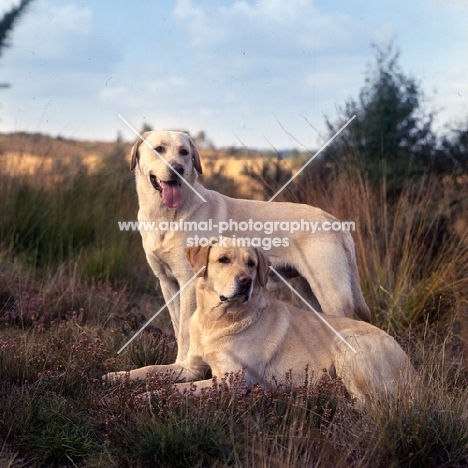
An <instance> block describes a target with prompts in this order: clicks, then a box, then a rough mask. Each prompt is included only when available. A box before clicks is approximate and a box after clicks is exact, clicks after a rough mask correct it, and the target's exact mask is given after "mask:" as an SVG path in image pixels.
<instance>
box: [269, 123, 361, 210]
mask: <svg viewBox="0 0 468 468" xmlns="http://www.w3.org/2000/svg"><path fill="white" fill-rule="evenodd" d="M355 118H356V115H353V116H352V117H351V118H350V119H349V120H348V121H347V122H346V123H345V124H344V125H343V126H342V127H341V128H340V129H339V130H338V131H337V132H336V133H335V134H334V135H333V136H332V137H331V138H330V139H329V140H328V141H327V142H326V143H325V144H324V145H323V146H322V147H321V148H320V149H319V150H318V151H317V152H316V153H315V154H314V155H313V156H312V157H311V158H310V159H309V160H308V161H307V162H306V163H305V164H304V165H303V166H302V167H301V168H300V169H299V170H298V171H297V172H296V173H295V174H294V175H293V176H292V177H291V178H290V179H289V180H288V181H287V182H286V183H285V184H284V185H283V186H282V187H281V188H280V189H279V190H278V191H277V192H276V193H275V194H274V195H273V196H272V197H271V198H270V199H269V200H268V201H269V202H271V201H273V200H274V199H275V198H276V197H277V196H278V195H279V194H280V193H281V192H282V191H283V190H284V189H285V188H286V187H287V186H288V185H289V184H290V183H291V182H292V181H293V180H294V179H295V178H296V177H297V176H298V175H299V174H300V173H301V172H302V171H303V170H304V169H305V168H306V167H307V166H308V165H309V164H310V163H311V162H312V161H313V160H314V159H315V158H316V157H317V156H318V155H319V154H320V153H321V152H322V151H323V150H324V149H325V148H326V147H327V146H328V145H329V144H330V143H331V142H332V141H333V140H334V139H335V138H336V137H337V136H338V135H339V134H340V133H341V132H342V131H343V130H344V129H345V128H346V127H347V126H348V125H349V124H350V123H351V122H352V121H353V120H354V119H355Z"/></svg>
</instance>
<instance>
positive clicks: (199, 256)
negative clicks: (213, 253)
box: [185, 245, 210, 278]
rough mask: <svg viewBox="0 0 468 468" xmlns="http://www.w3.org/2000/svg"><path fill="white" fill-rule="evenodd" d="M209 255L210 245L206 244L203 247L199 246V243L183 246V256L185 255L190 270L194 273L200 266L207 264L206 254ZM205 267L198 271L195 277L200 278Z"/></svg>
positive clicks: (203, 273)
mask: <svg viewBox="0 0 468 468" xmlns="http://www.w3.org/2000/svg"><path fill="white" fill-rule="evenodd" d="M209 255H210V246H209V245H207V246H205V247H201V246H199V245H194V246H193V247H186V248H185V256H186V257H187V260H188V262H189V263H190V266H191V267H192V270H193V271H194V272H195V273H196V272H197V271H198V270H200V268H201V267H203V266H204V267H207V266H208V256H209ZM205 272H206V268H205V269H204V270H202V271H200V273H198V275H197V277H199V278H202V277H203V276H204V275H205Z"/></svg>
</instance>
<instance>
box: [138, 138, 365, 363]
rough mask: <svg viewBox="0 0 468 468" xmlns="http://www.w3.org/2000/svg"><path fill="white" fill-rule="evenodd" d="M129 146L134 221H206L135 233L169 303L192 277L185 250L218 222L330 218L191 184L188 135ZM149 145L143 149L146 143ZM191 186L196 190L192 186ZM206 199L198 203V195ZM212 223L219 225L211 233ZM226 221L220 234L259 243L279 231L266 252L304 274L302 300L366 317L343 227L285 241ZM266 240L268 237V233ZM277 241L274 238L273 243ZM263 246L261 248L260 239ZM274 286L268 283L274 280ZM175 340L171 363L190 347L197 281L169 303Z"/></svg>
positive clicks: (277, 263) (286, 269)
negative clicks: (185, 227) (306, 290)
mask: <svg viewBox="0 0 468 468" xmlns="http://www.w3.org/2000/svg"><path fill="white" fill-rule="evenodd" d="M144 138H145V141H143V140H140V141H138V143H136V144H135V146H134V147H133V149H132V154H131V169H132V170H133V169H134V170H135V177H136V187H137V193H138V200H139V205H140V207H139V212H138V221H140V222H150V223H151V222H155V223H161V222H166V223H169V222H174V223H175V224H176V225H178V223H179V222H181V220H183V221H184V222H194V223H201V222H205V223H206V224H208V223H209V222H211V225H212V229H211V230H209V231H206V230H203V229H201V228H199V229H198V230H196V229H195V230H190V231H188V230H181V229H177V230H176V229H171V230H161V229H159V230H158V229H147V230H145V229H143V230H141V236H142V240H143V248H144V249H145V253H146V258H147V260H148V262H149V264H150V266H151V268H152V270H153V272H154V274H155V275H156V276H157V277H158V278H159V281H160V285H161V290H162V293H163V295H164V299H165V300H166V302H167V301H169V299H171V298H173V297H174V296H175V295H176V294H177V293H178V292H179V290H180V289H181V288H182V287H183V286H184V285H186V284H187V283H188V282H189V280H190V278H191V277H192V276H193V272H192V269H191V268H190V265H189V263H188V262H187V260H186V258H185V256H184V254H183V251H184V249H185V247H187V246H188V241H189V239H192V240H193V239H194V237H195V236H196V235H199V236H205V238H210V237H212V236H217V235H218V236H219V225H220V223H222V222H228V221H233V222H234V223H240V222H245V223H248V222H249V220H250V221H251V224H252V223H253V222H262V223H266V222H270V223H272V222H275V223H277V226H278V225H279V224H278V223H280V222H292V221H296V222H298V221H300V220H304V221H307V222H314V223H317V224H319V225H321V224H322V223H330V224H329V225H331V223H333V222H336V221H337V220H336V219H335V218H333V217H332V216H331V215H329V214H328V213H325V212H324V211H322V210H320V209H318V208H314V207H312V206H308V205H301V204H293V203H266V202H261V201H253V200H237V199H233V198H229V197H226V196H224V195H221V194H220V193H217V192H214V191H211V190H206V189H205V188H203V187H202V186H201V185H200V184H198V183H197V178H198V174H201V173H202V167H201V162H200V156H199V153H198V151H197V149H196V147H195V145H194V144H193V142H192V140H191V139H190V138H189V137H188V135H186V134H184V133H180V132H147V133H145V134H144ZM148 145H149V146H148ZM192 188H193V189H194V190H192ZM202 198H203V199H204V200H206V202H204V201H203V200H202ZM217 227H218V230H217ZM235 227H236V226H235V224H232V226H231V228H232V229H229V232H226V233H225V234H226V235H229V236H231V237H233V235H237V234H239V236H242V237H243V238H248V239H253V238H256V239H257V240H259V239H260V238H261V239H260V240H261V241H262V242H263V241H265V240H271V237H272V235H273V236H277V235H278V234H279V235H281V238H280V237H278V238H277V242H276V244H275V245H271V246H270V247H271V248H269V250H268V251H267V252H268V255H269V257H270V260H271V262H272V264H273V266H274V267H275V268H276V269H277V270H279V271H281V272H283V274H284V275H287V276H289V277H291V276H296V275H298V276H300V277H301V278H302V279H303V280H304V279H305V281H306V283H307V284H308V286H310V288H309V289H310V290H311V291H312V292H313V294H309V295H308V296H307V299H308V300H309V301H310V303H314V304H316V302H314V301H315V299H316V300H317V301H318V304H319V307H320V309H321V311H322V312H324V313H327V314H331V315H342V316H347V317H352V316H353V315H354V313H356V314H357V315H358V317H360V318H361V319H363V320H366V321H370V312H369V309H368V307H367V305H366V303H365V300H364V297H363V295H362V291H361V286H360V283H359V273H358V269H357V265H356V257H355V252H354V242H353V239H352V237H351V234H350V233H349V232H347V231H332V230H329V231H325V230H317V232H315V233H313V234H312V233H311V232H309V231H298V232H295V233H294V234H288V238H287V245H285V244H286V243H285V242H284V238H283V236H284V232H283V233H278V232H276V233H273V234H272V235H266V234H265V233H264V232H258V231H257V230H255V229H254V228H253V227H252V226H249V228H248V230H247V231H246V230H242V231H237V232H236V231H235ZM268 237H269V238H268ZM278 239H279V241H280V242H279V243H278ZM262 246H264V245H263V244H262ZM272 284H273V286H274V281H273V282H272ZM168 308H169V313H170V315H171V320H172V324H173V327H174V331H175V334H176V337H177V344H178V355H177V362H179V361H181V360H183V359H185V358H186V356H187V352H188V347H189V329H188V328H189V320H190V317H191V315H192V314H193V312H194V311H195V309H196V300H195V285H194V284H193V283H192V284H188V285H187V287H185V288H184V289H183V290H182V292H181V294H180V296H177V297H175V299H174V300H173V301H171V302H170V304H169V305H168Z"/></svg>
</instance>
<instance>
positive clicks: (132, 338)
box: [117, 266, 206, 354]
mask: <svg viewBox="0 0 468 468" xmlns="http://www.w3.org/2000/svg"><path fill="white" fill-rule="evenodd" d="M205 268H206V267H205V266H202V267H201V268H200V269H199V270H198V271H197V272H196V273H195V274H194V275H193V276H192V277H191V278H190V279H189V280H188V281H187V282H186V283H185V284H184V285H183V286H182V287H181V288H180V289H179V290H178V291H177V292H176V293H175V294H174V295H173V296H172V297H171V298H170V299H169V300H168V301H167V302H166V303H165V304H164V305H163V306H162V307H161V308H160V309H159V310H158V311H157V312H156V313H155V314H154V315H153V316H152V317H151V318H150V319H149V320H148V321H147V322H146V323H145V324H144V325H143V326H142V327H141V328H140V329H139V330H138V331H137V332H136V333H135V334H134V335H133V336H132V337H131V338H130V340H129V341H127V343H125V344H124V345H123V346H122V347H121V348H120V349H119V350H118V351H117V354H120V353H121V352H122V351H123V350H124V349H125V348H126V347H127V346H128V345H129V344H130V343H131V342H132V341H133V340H134V339H135V338H136V337H137V336H138V335H139V334H140V333H141V332H142V331H143V330H144V329H145V328H146V327H147V326H148V325H149V324H150V323H151V322H152V321H153V320H154V319H155V318H156V317H157V316H158V315H159V314H160V313H161V312H162V311H163V310H164V309H165V308H166V307H167V306H168V305H169V304H170V303H171V302H172V301H173V300H174V299H175V298H176V297H177V296H178V295H179V294H180V293H181V292H182V291H183V290H184V289H185V288H186V287H187V286H188V285H189V284H190V283H191V282H192V281H193V280H194V279H195V278H196V277H197V276H198V274H199V273H200V272H201V271H203V270H204V269H205Z"/></svg>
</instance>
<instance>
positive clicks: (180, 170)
mask: <svg viewBox="0 0 468 468" xmlns="http://www.w3.org/2000/svg"><path fill="white" fill-rule="evenodd" d="M171 171H173V172H174V171H175V172H177V173H179V174H180V175H184V172H185V167H184V166H182V164H179V163H174V164H171Z"/></svg>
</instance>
